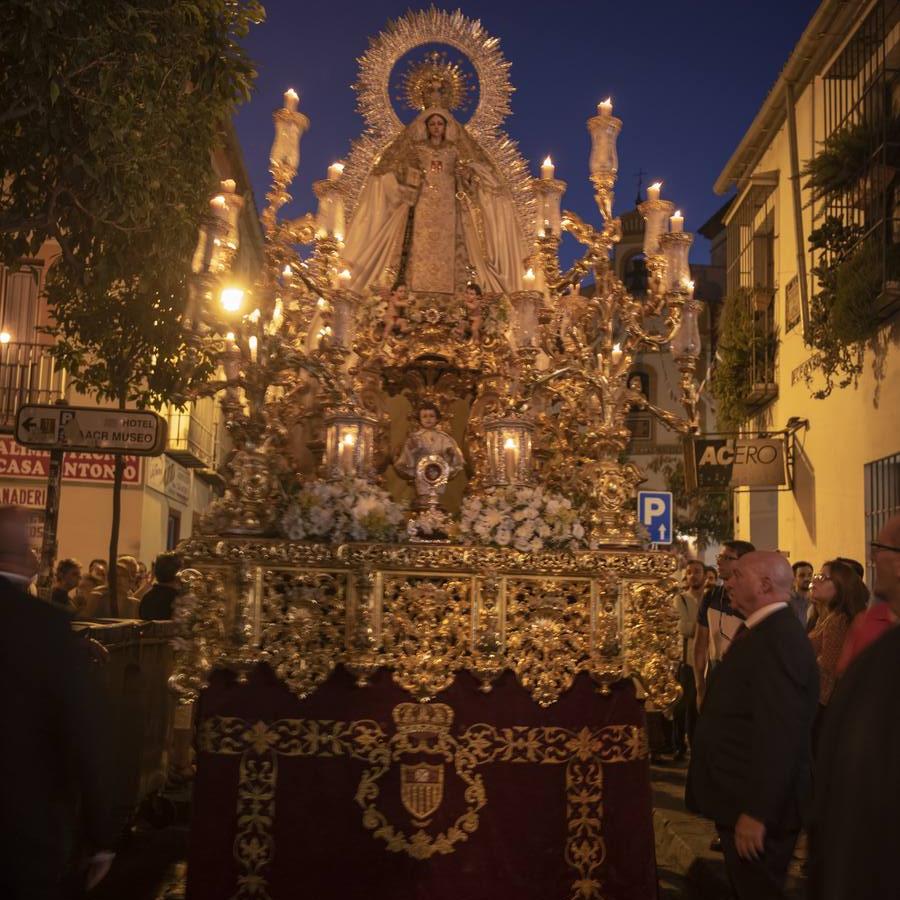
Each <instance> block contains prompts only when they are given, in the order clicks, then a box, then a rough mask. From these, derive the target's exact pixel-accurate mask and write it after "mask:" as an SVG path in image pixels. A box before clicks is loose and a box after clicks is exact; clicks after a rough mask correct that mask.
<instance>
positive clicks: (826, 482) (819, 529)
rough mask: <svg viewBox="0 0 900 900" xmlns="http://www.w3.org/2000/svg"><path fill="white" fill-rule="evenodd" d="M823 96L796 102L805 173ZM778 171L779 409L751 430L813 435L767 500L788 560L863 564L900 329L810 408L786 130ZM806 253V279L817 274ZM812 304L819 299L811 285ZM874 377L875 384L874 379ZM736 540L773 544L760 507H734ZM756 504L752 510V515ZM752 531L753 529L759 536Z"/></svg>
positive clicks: (897, 392) (893, 429)
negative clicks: (869, 499) (801, 371)
mask: <svg viewBox="0 0 900 900" xmlns="http://www.w3.org/2000/svg"><path fill="white" fill-rule="evenodd" d="M821 93H822V92H821V86H820V85H819V84H816V85H809V86H807V88H806V89H805V90H804V92H803V93H802V94H801V95H800V96H799V97H798V99H797V109H796V116H797V132H798V144H799V155H800V167H801V169H802V168H803V165H804V163H805V161H806V160H807V159H808V158H809V157H810V156H812V155H813V153H814V152H815V150H816V149H817V145H818V142H820V141H821V140H822V138H823V137H824V135H823V134H822V119H823V117H822V113H821V108H820V103H821V101H820V97H821ZM773 170H777V171H778V173H779V181H778V187H777V188H776V191H777V199H776V222H777V241H776V247H777V259H776V279H777V287H778V292H777V295H776V308H777V317H776V321H777V325H778V329H779V335H780V338H781V342H780V346H779V354H778V371H777V376H776V377H777V380H778V399H777V401H776V402H775V403H774V404H772V405H771V406H770V407H768V408H767V409H766V410H765V411H764V413H763V415H762V416H760V417H759V418H758V419H757V420H756V421H755V422H754V423H752V424H753V425H754V426H755V427H762V428H765V427H769V428H783V427H784V426H785V425H786V424H787V421H788V419H789V418H791V417H792V416H796V417H799V418H801V419H808V420H809V422H810V427H809V429H808V430H802V431H800V432H799V433H798V435H797V448H798V453H797V461H796V464H795V482H794V491H793V492H792V493H789V492H781V493H778V494H776V495H774V498H773V496H772V495H770V497H769V501H770V502H772V501H773V499H774V502H775V504H776V505H777V523H778V525H777V546H778V548H780V549H782V550H784V551H786V552H788V553H789V554H790V557H791V558H792V559H795V560H796V559H801V558H802V559H808V560H810V561H811V562H813V563H814V564H819V563H821V562H823V561H825V560H826V559H829V558H831V557H833V556H838V555H841V556H850V557H853V558H855V559H858V560H861V561H863V560H865V558H866V547H865V515H864V514H865V496H864V466H865V464H866V463H870V462H874V461H875V460H878V459H881V458H883V457H885V456H889V455H891V454H893V453H897V452H900V329H898V328H897V325H896V318H895V321H894V326H893V329H894V334H893V336H891V334H890V328H889V327H886V328H885V329H883V331H882V334H881V336H880V343H881V348H882V349H881V351H880V352H879V353H878V354H876V353H875V352H873V351H872V350H871V349H869V348H867V350H866V357H865V371H864V373H863V375H862V377H861V378H860V380H859V384H857V385H854V386H850V387H847V388H844V389H836V390H834V391H833V392H832V394H831V396H830V397H828V398H827V399H825V400H814V399H812V397H811V390H814V389H816V388H820V387H821V386H822V385H823V384H824V381H823V379H822V377H821V375H818V376H817V377H815V378H814V381H813V385H812V388H810V387H807V386H806V384H805V382H804V380H803V378H802V377H798V376H797V373H795V370H796V369H797V367H799V366H801V365H802V364H803V363H805V362H806V361H807V360H808V359H809V358H810V356H811V355H812V354H811V351H810V350H809V349H808V348H807V347H806V346H805V345H804V342H803V337H802V334H801V327H800V326H799V325H798V326H796V327H795V328H793V329H791V330H790V331H788V332H786V331H785V286H786V285H787V283H788V282H789V281H790V280H791V278H793V277H794V276H795V275H796V274H797V271H798V265H797V258H796V240H795V225H794V207H793V198H792V188H791V181H790V171H791V170H790V156H789V146H788V136H787V128H786V126H782V128H781V129H780V130H779V131H778V133H777V134H776V135H775V136H774V137H773V139H772V141H771V143H770V145H769V147H768V149H767V150H766V152H765V153H764V154H763V156H762V158H761V160H760V162H759V164H758V165H757V167H756V170H755V173H762V172H771V171H773ZM802 202H803V207H804V209H803V232H804V239H805V240H808V238H809V234H810V231H811V230H812V228H813V227H815V225H814V220H813V214H814V210H813V209H812V207H811V205H810V204H809V198H808V196H807V195H806V194H805V192H804V195H803V200H802ZM812 264H813V261H812V258H811V257H810V256H809V254H808V253H807V271H809V269H810V267H811V266H812ZM808 284H809V293H810V297H811V296H812V294H813V292H814V291H815V282H814V279H813V278H812V276H811V275H810V276H809V278H808ZM876 371H877V377H876ZM736 500H737V502H736V504H735V505H736V516H735V518H736V536H737V537H741V538H745V539H750V540H753V539H754V537H755V536H756V538H757V540H758V539H759V536H760V535H766V534H768V531H767V529H766V527H765V525H766V522H765V518H766V511H765V509H764V505H765V504H764V503H762V502H761V501H760V500H759V498H755V499H754V500H752V501H751V498H750V497H749V495H748V494H746V493H741V494H739V495H738V496H737V498H736ZM751 503H752V504H753V505H754V508H753V510H751ZM754 525H755V526H756V527H754Z"/></svg>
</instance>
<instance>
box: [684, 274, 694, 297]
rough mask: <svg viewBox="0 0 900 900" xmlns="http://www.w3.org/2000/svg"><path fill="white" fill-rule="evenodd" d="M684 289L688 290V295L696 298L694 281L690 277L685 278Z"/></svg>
mask: <svg viewBox="0 0 900 900" xmlns="http://www.w3.org/2000/svg"><path fill="white" fill-rule="evenodd" d="M682 285H683V286H684V289H685V290H686V291H687V294H688V297H689V298H690V299H691V300H693V299H694V282H693V281H691V280H690V278H685V279H684V281H683V282H682Z"/></svg>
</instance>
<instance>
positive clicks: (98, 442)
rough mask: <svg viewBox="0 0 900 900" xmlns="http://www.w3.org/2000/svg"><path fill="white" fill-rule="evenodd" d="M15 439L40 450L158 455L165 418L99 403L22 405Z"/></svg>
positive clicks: (161, 444) (164, 433) (160, 449)
mask: <svg viewBox="0 0 900 900" xmlns="http://www.w3.org/2000/svg"><path fill="white" fill-rule="evenodd" d="M16 440H17V441H18V442H19V443H20V444H23V445H24V446H26V447H40V448H41V449H42V450H74V451H78V452H82V453H127V454H129V455H131V456H159V455H160V453H162V452H163V450H164V449H165V446H166V421H165V419H163V418H161V417H160V416H158V415H157V414H156V413H154V412H143V411H137V410H128V409H125V410H122V409H104V408H103V407H99V406H49V405H47V406H23V407H21V408H20V409H19V413H18V415H17V416H16Z"/></svg>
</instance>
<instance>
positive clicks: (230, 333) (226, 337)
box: [225, 331, 234, 341]
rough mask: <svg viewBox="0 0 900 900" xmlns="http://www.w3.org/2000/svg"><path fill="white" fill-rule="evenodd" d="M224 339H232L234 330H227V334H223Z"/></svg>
mask: <svg viewBox="0 0 900 900" xmlns="http://www.w3.org/2000/svg"><path fill="white" fill-rule="evenodd" d="M225 340H226V341H234V332H233V331H229V332H228V334H226V335H225Z"/></svg>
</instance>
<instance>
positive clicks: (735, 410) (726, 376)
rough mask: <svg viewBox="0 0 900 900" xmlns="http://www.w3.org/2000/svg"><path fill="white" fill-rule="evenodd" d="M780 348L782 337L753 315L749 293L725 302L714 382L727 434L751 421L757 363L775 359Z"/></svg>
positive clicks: (721, 422)
mask: <svg viewBox="0 0 900 900" xmlns="http://www.w3.org/2000/svg"><path fill="white" fill-rule="evenodd" d="M777 348H778V336H777V335H776V334H775V333H774V332H773V331H767V330H765V329H764V328H763V327H762V326H761V324H760V323H759V322H757V321H756V319H755V317H754V315H753V309H752V305H751V291H750V290H749V289H747V288H741V289H739V290H738V291H737V292H736V293H735V294H733V295H732V296H730V297H726V298H725V302H724V304H723V305H722V318H721V320H720V323H719V344H718V351H717V353H716V364H715V368H714V369H713V373H712V378H711V381H710V389H711V391H712V394H713V396H714V397H715V398H716V401H717V404H718V424H719V427H720V428H721V429H722V430H723V431H735V430H736V429H738V428H739V427H740V426H741V425H742V424H743V423H744V422H745V421H746V420H747V419H748V418H749V417H750V415H751V413H752V412H753V406H752V405H751V404H750V403H748V400H747V397H748V394H749V393H750V388H751V384H750V380H751V377H752V372H753V363H754V360H760V359H774V358H775V352H776V350H777Z"/></svg>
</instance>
